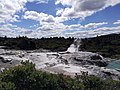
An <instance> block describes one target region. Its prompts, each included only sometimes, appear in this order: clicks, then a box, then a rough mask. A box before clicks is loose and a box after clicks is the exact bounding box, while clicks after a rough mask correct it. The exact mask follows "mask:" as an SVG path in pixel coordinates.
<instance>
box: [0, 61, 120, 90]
mask: <svg viewBox="0 0 120 90" xmlns="http://www.w3.org/2000/svg"><path fill="white" fill-rule="evenodd" d="M0 90H120V81H114V80H112V79H108V80H102V79H100V78H98V77H95V76H88V74H87V73H83V75H76V78H70V77H69V76H64V75H63V74H58V75H55V74H50V73H46V72H42V71H38V70H36V69H35V65H34V64H32V63H29V61H26V62H22V63H21V65H19V66H16V67H14V68H11V69H10V70H7V71H4V72H3V73H1V74H0Z"/></svg>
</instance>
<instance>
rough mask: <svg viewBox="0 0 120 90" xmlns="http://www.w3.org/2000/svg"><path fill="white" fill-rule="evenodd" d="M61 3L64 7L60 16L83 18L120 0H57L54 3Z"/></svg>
mask: <svg viewBox="0 0 120 90" xmlns="http://www.w3.org/2000/svg"><path fill="white" fill-rule="evenodd" d="M59 3H61V4H62V5H63V6H68V7H66V8H65V9H64V10H63V11H62V13H59V12H60V10H58V11H57V13H56V14H58V13H59V14H61V16H62V17H68V18H85V17H87V16H90V15H92V14H94V13H96V12H98V11H100V10H103V9H105V8H107V7H109V6H114V5H116V4H118V3H120V0H114V1H113V0H57V1H56V4H59Z"/></svg>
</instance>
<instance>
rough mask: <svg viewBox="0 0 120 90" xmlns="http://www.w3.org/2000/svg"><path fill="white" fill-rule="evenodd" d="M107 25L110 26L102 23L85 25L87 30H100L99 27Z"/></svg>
mask: <svg viewBox="0 0 120 90" xmlns="http://www.w3.org/2000/svg"><path fill="white" fill-rule="evenodd" d="M105 24H108V23H107V22H101V23H89V24H87V25H85V26H84V27H85V28H88V29H89V28H90V29H91V28H98V27H100V26H102V25H105Z"/></svg>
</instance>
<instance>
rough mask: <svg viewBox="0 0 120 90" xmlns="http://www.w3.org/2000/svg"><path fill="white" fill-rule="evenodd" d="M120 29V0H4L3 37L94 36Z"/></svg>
mask: <svg viewBox="0 0 120 90" xmlns="http://www.w3.org/2000/svg"><path fill="white" fill-rule="evenodd" d="M119 32H120V0H0V36H8V37H16V36H28V37H32V38H41V37H56V36H58V37H60V36H63V37H78V38H84V37H94V36H97V35H106V34H111V33H119Z"/></svg>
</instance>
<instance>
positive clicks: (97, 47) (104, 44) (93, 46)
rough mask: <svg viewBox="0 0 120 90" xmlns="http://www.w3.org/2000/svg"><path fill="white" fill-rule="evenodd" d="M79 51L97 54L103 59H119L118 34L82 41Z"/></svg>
mask: <svg viewBox="0 0 120 90" xmlns="http://www.w3.org/2000/svg"><path fill="white" fill-rule="evenodd" d="M80 50H83V51H91V52H98V53H100V54H102V55H103V56H104V57H111V58H119V59H120V34H110V35H104V36H97V37H94V38H85V39H82V40H81V46H80Z"/></svg>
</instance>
